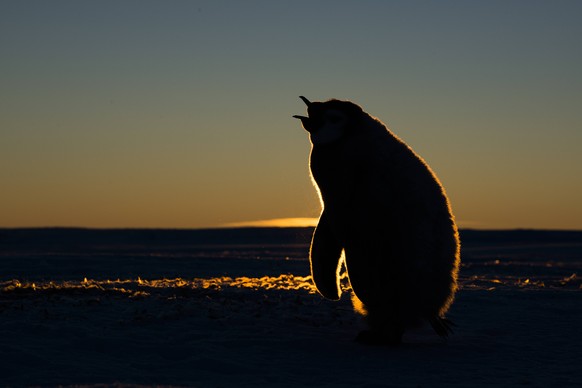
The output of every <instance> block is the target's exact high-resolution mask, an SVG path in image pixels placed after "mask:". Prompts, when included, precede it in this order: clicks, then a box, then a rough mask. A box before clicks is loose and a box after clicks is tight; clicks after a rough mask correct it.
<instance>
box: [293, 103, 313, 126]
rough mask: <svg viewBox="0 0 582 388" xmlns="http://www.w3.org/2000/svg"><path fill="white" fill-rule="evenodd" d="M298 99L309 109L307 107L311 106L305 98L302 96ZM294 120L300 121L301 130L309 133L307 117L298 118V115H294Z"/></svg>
mask: <svg viewBox="0 0 582 388" xmlns="http://www.w3.org/2000/svg"><path fill="white" fill-rule="evenodd" d="M299 98H300V99H301V100H302V101H303V102H304V103H305V105H307V107H308V108H309V105H311V101H309V100H308V99H307V98H305V97H303V96H299ZM293 117H294V118H296V119H299V120H301V124H302V125H303V128H305V130H306V131H307V132H311V131H310V130H309V127H310V126H309V117H307V116H300V115H294V116H293Z"/></svg>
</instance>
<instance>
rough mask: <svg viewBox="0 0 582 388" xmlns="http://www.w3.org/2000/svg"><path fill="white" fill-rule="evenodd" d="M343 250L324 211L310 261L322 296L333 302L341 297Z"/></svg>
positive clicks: (313, 275) (315, 235)
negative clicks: (340, 277) (340, 281)
mask: <svg viewBox="0 0 582 388" xmlns="http://www.w3.org/2000/svg"><path fill="white" fill-rule="evenodd" d="M342 250H343V247H342V245H341V243H340V242H339V241H338V239H337V237H336V236H335V234H334V233H333V229H332V225H331V222H330V219H329V217H328V215H327V214H326V212H325V210H324V211H323V212H322V213H321V217H320V218H319V223H318V224H317V228H316V229H315V233H314V234H313V239H312V240H311V250H310V252H309V260H310V263H311V277H312V278H313V281H314V283H315V287H317V290H318V291H319V293H320V294H321V295H323V296H324V297H326V298H328V299H332V300H338V299H339V298H340V295H341V288H340V285H339V271H340V258H341V254H342Z"/></svg>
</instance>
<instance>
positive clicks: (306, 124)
mask: <svg viewBox="0 0 582 388" xmlns="http://www.w3.org/2000/svg"><path fill="white" fill-rule="evenodd" d="M300 98H301V99H302V100H303V102H305V104H306V105H307V113H308V115H307V116H300V115H296V116H293V117H295V118H297V119H300V120H301V123H302V125H303V128H304V129H305V130H306V131H307V132H309V136H310V140H311V143H312V148H311V154H310V163H309V164H310V170H311V176H312V179H313V181H314V184H315V186H316V188H317V189H318V192H319V196H320V199H321V202H322V208H323V209H322V213H321V216H320V219H319V222H318V225H317V228H316V229H315V232H314V234H313V238H312V242H311V248H310V264H311V274H312V277H313V281H314V283H315V285H316V287H317V290H318V291H319V292H320V293H321V294H322V295H323V296H324V297H326V298H329V299H333V300H337V299H339V298H340V294H341V288H340V286H339V273H340V270H341V267H342V260H341V258H342V252H344V253H345V267H346V270H347V274H348V278H349V282H350V285H351V287H352V290H353V294H352V301H353V304H354V308H355V309H356V311H358V312H359V313H361V314H362V315H364V316H366V320H367V322H368V327H369V329H368V330H364V331H362V332H360V333H359V335H358V337H357V340H358V341H360V342H363V343H369V344H387V345H397V344H399V343H401V341H402V336H403V334H404V332H405V330H407V329H409V328H412V327H417V326H418V325H420V324H422V323H423V322H428V323H430V324H431V326H432V327H433V329H434V330H435V332H436V333H437V334H438V335H440V336H442V337H447V335H448V334H449V333H451V332H452V330H451V325H452V323H451V322H450V321H449V320H447V319H446V318H445V313H446V312H447V310H448V309H449V307H450V305H451V303H452V302H453V299H454V294H455V292H456V289H457V273H458V269H459V263H460V241H459V235H458V230H457V226H456V224H455V219H454V216H453V213H452V211H451V206H450V204H449V200H448V198H447V196H446V193H445V191H444V189H443V187H442V185H441V184H440V182H439V180H438V178H437V177H436V175H435V174H434V172H433V171H432V170H431V169H430V167H429V166H428V165H427V164H426V162H425V161H424V160H423V159H422V158H421V157H420V156H418V155H417V154H416V153H415V152H414V151H413V150H412V149H411V148H410V147H408V146H407V145H406V144H405V143H404V142H403V141H402V140H400V139H399V138H398V137H397V136H395V135H394V134H393V133H392V132H391V131H390V130H389V129H388V128H387V127H386V126H385V125H384V124H383V123H382V122H381V121H380V120H378V119H376V118H374V117H372V116H370V115H369V114H367V113H366V112H364V111H363V110H362V108H361V107H360V106H358V105H356V104H354V103H352V102H350V101H342V100H336V99H331V100H328V101H325V102H310V101H309V100H308V99H307V98H305V97H303V96H301V97H300Z"/></svg>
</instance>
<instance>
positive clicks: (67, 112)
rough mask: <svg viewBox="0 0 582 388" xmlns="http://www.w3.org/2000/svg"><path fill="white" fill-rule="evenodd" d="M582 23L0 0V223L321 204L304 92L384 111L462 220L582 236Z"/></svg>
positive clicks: (488, 8) (172, 221) (412, 12)
mask: <svg viewBox="0 0 582 388" xmlns="http://www.w3.org/2000/svg"><path fill="white" fill-rule="evenodd" d="M581 17H582V2H580V1H536V0H528V1H511V0H500V1H494V0H491V1H470V0H469V1H446V0H445V1H300V0H295V1H292V2H290V1H272V0H270V1H219V0H211V1H145V0H139V1H130V0H126V1H106V0H104V1H80V0H76V1H59V0H53V1H28V0H18V1H7V0H0V57H1V60H0V182H1V183H0V185H1V186H0V227H36V226H76V227H100V228H105V227H124V228H125V227H146V228H158V227H159V228H205V227H221V226H225V225H242V224H245V223H249V222H254V223H255V224H256V222H259V221H263V220H273V219H291V218H302V219H311V218H315V217H318V215H319V213H320V203H319V199H318V197H317V194H316V191H315V190H314V188H313V185H312V183H311V179H310V177H309V171H308V157H309V151H310V143H309V139H308V137H307V134H306V132H305V131H304V130H303V129H302V128H301V126H300V123H299V122H298V121H297V120H295V119H293V118H292V117H291V116H292V115H294V114H305V106H304V104H303V103H302V102H301V100H299V98H298V96H299V95H304V96H306V97H307V98H309V99H310V100H312V101H314V100H315V101H321V100H327V99H329V98H339V99H348V100H352V101H354V102H356V103H357V104H359V105H361V106H362V107H363V108H364V110H366V111H367V112H368V113H370V114H372V115H373V116H376V117H378V118H380V119H381V120H382V121H383V122H384V123H385V124H386V125H387V126H388V127H389V128H390V129H391V130H392V131H393V132H394V133H395V134H396V135H397V136H399V137H400V138H401V139H403V140H404V141H405V142H407V144H409V145H410V146H411V147H412V148H413V149H414V150H415V151H416V152H417V153H418V154H420V155H421V156H422V157H423V158H424V159H425V160H426V161H427V162H428V163H429V164H430V166H431V167H432V169H433V170H434V171H435V172H436V174H437V175H438V177H439V179H440V180H441V182H442V183H443V185H444V186H445V188H446V191H447V193H448V195H449V197H450V200H451V204H452V207H453V212H454V214H455V216H456V219H457V222H458V224H459V225H460V226H461V227H464V228H478V229H507V228H544V229H582V201H581V198H582V178H581V177H582V174H581V173H582V152H581V151H582V70H581V69H582V23H580V18H581ZM269 222H271V223H272V222H273V221H269Z"/></svg>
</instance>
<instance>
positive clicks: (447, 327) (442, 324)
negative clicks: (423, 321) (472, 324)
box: [428, 316, 456, 338]
mask: <svg viewBox="0 0 582 388" xmlns="http://www.w3.org/2000/svg"><path fill="white" fill-rule="evenodd" d="M428 321H429V323H430V325H431V326H432V328H433V329H434V331H435V332H436V333H437V334H438V335H439V336H441V337H443V338H447V337H448V336H449V334H453V328H452V327H453V326H456V325H455V324H454V323H453V322H452V321H450V320H448V319H447V318H444V317H439V316H434V317H432V318H430V319H429V320H428Z"/></svg>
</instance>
